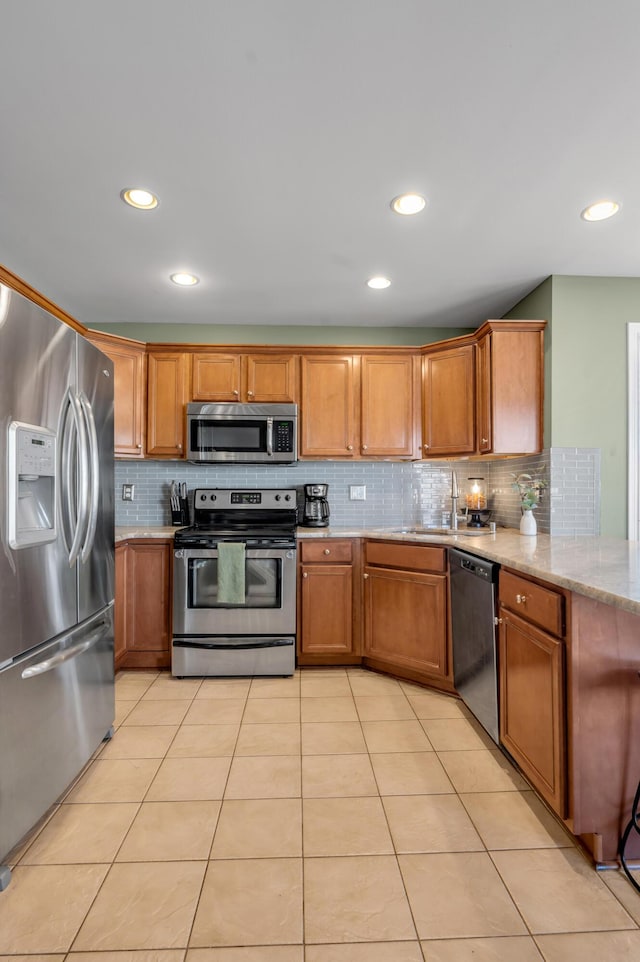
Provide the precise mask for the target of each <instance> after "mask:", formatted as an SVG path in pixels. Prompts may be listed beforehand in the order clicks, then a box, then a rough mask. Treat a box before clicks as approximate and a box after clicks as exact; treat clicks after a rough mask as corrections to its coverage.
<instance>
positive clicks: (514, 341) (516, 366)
mask: <svg viewBox="0 0 640 962" xmlns="http://www.w3.org/2000/svg"><path fill="white" fill-rule="evenodd" d="M544 328H545V322H544V321H487V322H486V324H483V325H482V327H481V328H480V329H479V330H478V331H476V337H477V338H478V341H477V348H476V424H477V428H476V430H477V440H478V452H479V453H480V454H536V453H537V452H538V451H541V450H542V442H543V439H542V428H543V400H544Z"/></svg>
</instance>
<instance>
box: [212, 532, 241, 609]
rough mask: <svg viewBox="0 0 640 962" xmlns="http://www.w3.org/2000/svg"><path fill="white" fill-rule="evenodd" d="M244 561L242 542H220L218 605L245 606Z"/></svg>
mask: <svg viewBox="0 0 640 962" xmlns="http://www.w3.org/2000/svg"><path fill="white" fill-rule="evenodd" d="M244 559H245V549H244V543H243V542H242V541H240V542H235V541H219V542H218V604H221V605H244V604H245V583H244Z"/></svg>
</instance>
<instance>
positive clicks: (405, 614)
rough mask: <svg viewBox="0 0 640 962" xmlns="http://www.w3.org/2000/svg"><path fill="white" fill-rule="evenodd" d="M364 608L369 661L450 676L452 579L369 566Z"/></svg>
mask: <svg viewBox="0 0 640 962" xmlns="http://www.w3.org/2000/svg"><path fill="white" fill-rule="evenodd" d="M364 606H365V607H364V618H365V646H364V655H365V657H370V658H377V659H381V660H383V661H385V662H387V663H388V664H389V665H390V666H393V665H396V666H398V667H400V668H409V669H412V670H414V671H419V672H422V673H427V674H430V675H438V676H441V677H446V676H447V673H448V664H447V577H446V575H436V574H421V573H418V572H413V571H401V570H397V571H396V570H392V569H387V568H373V567H370V566H367V567H366V568H365V573H364Z"/></svg>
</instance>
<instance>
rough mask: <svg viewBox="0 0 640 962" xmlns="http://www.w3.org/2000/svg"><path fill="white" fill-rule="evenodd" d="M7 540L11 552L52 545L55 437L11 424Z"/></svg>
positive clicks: (54, 534) (43, 430)
mask: <svg viewBox="0 0 640 962" xmlns="http://www.w3.org/2000/svg"><path fill="white" fill-rule="evenodd" d="M7 441H8V444H7V449H8V463H7V487H8V492H7V493H8V497H7V511H8V517H7V540H8V542H9V545H10V547H12V548H27V547H29V546H30V545H35V544H46V542H48V541H55V540H56V537H57V531H56V435H55V432H53V431H49V430H48V429H47V428H43V427H39V426H37V425H33V424H24V423H23V422H22V421H12V422H11V424H10V425H9V428H8V438H7Z"/></svg>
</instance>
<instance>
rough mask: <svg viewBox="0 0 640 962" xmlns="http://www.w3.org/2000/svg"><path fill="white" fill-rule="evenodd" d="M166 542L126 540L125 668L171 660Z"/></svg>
mask: <svg viewBox="0 0 640 962" xmlns="http://www.w3.org/2000/svg"><path fill="white" fill-rule="evenodd" d="M171 562H172V552H171V543H170V542H165V541H162V542H153V541H147V542H145V543H141V542H139V543H135V542H130V543H129V544H128V546H127V555H126V588H125V597H126V614H125V626H126V628H125V630H126V649H127V651H126V655H125V658H124V665H125V666H126V667H129V668H168V667H169V665H170V663H171V656H170V643H171Z"/></svg>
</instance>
